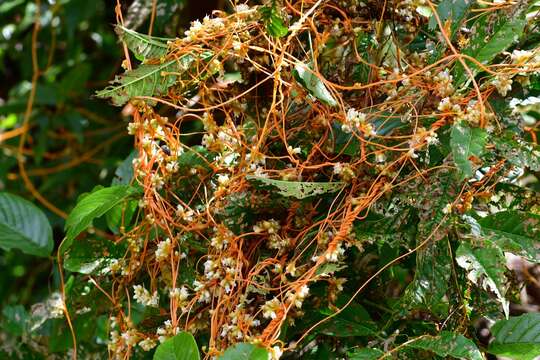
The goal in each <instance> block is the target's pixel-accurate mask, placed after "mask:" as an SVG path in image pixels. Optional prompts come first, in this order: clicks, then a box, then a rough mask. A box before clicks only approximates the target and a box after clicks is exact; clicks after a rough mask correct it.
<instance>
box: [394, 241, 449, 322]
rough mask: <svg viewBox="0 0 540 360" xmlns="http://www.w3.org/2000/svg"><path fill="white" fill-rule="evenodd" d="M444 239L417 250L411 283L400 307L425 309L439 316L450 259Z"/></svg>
mask: <svg viewBox="0 0 540 360" xmlns="http://www.w3.org/2000/svg"><path fill="white" fill-rule="evenodd" d="M445 240H446V239H441V240H439V241H437V242H435V243H433V244H430V245H428V246H426V247H425V248H423V249H420V250H418V253H417V257H416V271H415V273H414V279H413V281H412V282H411V283H410V284H409V285H408V286H407V289H406V290H405V294H404V296H403V298H402V301H401V306H405V307H407V309H416V308H421V309H427V310H428V311H431V312H432V313H434V314H438V315H440V314H439V313H440V311H438V310H440V309H439V305H440V304H441V301H442V299H443V297H444V296H445V295H446V292H447V290H448V284H449V282H450V274H451V273H452V259H451V257H450V255H449V254H448V246H447V242H446V241H445Z"/></svg>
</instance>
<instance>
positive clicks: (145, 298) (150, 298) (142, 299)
mask: <svg viewBox="0 0 540 360" xmlns="http://www.w3.org/2000/svg"><path fill="white" fill-rule="evenodd" d="M133 290H134V295H133V299H134V300H135V301H137V302H138V303H139V304H141V305H144V306H151V307H158V306H159V295H158V293H157V291H154V293H153V294H150V292H149V291H148V290H146V289H145V288H144V287H143V286H142V285H134V286H133Z"/></svg>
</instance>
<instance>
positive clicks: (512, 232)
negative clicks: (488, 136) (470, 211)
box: [478, 211, 540, 262]
mask: <svg viewBox="0 0 540 360" xmlns="http://www.w3.org/2000/svg"><path fill="white" fill-rule="evenodd" d="M478 223H479V225H480V226H481V227H482V235H483V236H485V237H486V238H488V239H490V240H491V241H492V242H493V243H494V244H496V245H497V246H498V247H500V248H501V249H502V250H503V251H507V252H511V253H514V254H516V255H521V256H524V257H526V258H527V259H529V260H531V261H535V262H540V250H539V249H538V241H539V239H540V216H539V215H536V214H532V213H526V212H521V211H501V212H498V213H495V214H492V215H488V216H486V217H484V218H481V219H479V220H478Z"/></svg>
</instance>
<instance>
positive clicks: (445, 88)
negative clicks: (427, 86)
mask: <svg viewBox="0 0 540 360" xmlns="http://www.w3.org/2000/svg"><path fill="white" fill-rule="evenodd" d="M433 80H434V81H435V84H436V86H437V87H436V88H435V92H436V94H437V95H439V96H440V97H443V98H445V97H448V96H451V95H452V94H453V93H454V91H455V89H454V85H453V84H452V81H453V80H454V78H453V77H452V75H450V71H449V70H448V69H445V70H444V71H441V72H440V73H438V74H437V75H435V76H434V77H433Z"/></svg>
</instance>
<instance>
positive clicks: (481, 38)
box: [454, 13, 527, 86]
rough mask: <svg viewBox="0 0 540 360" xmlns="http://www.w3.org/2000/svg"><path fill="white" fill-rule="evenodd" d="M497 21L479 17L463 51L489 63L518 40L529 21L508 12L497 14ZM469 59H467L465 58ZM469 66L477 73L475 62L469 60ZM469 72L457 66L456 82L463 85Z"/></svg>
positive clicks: (482, 61) (485, 63) (483, 62)
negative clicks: (491, 21)
mask: <svg viewBox="0 0 540 360" xmlns="http://www.w3.org/2000/svg"><path fill="white" fill-rule="evenodd" d="M494 18H495V22H494V23H493V24H492V23H490V20H491V19H492V18H491V17H489V16H484V17H481V18H480V19H478V20H477V21H476V23H475V25H474V26H473V28H472V34H471V41H470V43H469V45H468V46H467V47H466V48H464V49H463V50H462V53H463V54H465V55H469V56H471V57H473V58H474V59H476V60H477V61H479V62H480V63H482V64H483V65H488V64H489V63H491V61H492V60H493V59H494V58H495V57H496V56H497V55H499V54H500V53H502V52H503V51H505V50H506V49H508V48H509V47H510V46H511V45H512V44H513V43H514V42H516V41H517V40H518V39H519V38H520V36H521V34H522V33H523V29H524V28H525V25H526V24H527V21H526V20H525V19H524V17H523V16H521V15H518V16H516V15H513V16H507V15H506V14H500V13H499V14H497V15H496V16H495V17H494ZM465 61H467V60H465ZM467 65H468V67H469V68H470V69H471V70H472V71H473V73H477V72H478V70H479V68H478V66H476V65H475V64H473V63H471V62H468V64H467ZM467 76H468V74H467V73H466V72H465V69H464V68H463V66H462V65H461V64H457V65H456V68H455V76H454V80H455V84H456V85H458V86H459V85H461V84H462V83H463V82H464V81H465V80H466V79H467Z"/></svg>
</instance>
